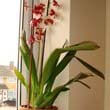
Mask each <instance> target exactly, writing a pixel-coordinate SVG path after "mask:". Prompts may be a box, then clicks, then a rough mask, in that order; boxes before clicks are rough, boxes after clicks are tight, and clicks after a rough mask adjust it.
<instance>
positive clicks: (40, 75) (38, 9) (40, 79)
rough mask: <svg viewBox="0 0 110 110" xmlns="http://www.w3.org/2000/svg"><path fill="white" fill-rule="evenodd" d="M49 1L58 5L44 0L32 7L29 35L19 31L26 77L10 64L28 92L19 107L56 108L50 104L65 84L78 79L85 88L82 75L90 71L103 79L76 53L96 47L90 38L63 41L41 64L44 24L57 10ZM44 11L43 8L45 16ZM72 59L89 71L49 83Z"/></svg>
mask: <svg viewBox="0 0 110 110" xmlns="http://www.w3.org/2000/svg"><path fill="white" fill-rule="evenodd" d="M51 5H52V7H58V8H59V7H60V5H59V3H58V2H57V1H56V0H52V2H51V1H50V0H48V3H47V6H46V5H45V4H43V3H39V4H37V5H35V6H34V7H33V8H32V13H33V17H32V20H31V22H30V25H31V35H30V37H29V39H27V38H26V33H25V32H23V35H22V37H21V45H20V52H21V55H22V59H23V61H24V63H25V65H26V68H27V70H28V73H27V74H29V80H28V81H27V80H26V79H25V78H24V76H23V74H22V73H21V72H19V70H17V69H16V68H14V72H15V74H16V76H17V78H18V79H19V80H20V82H21V84H22V85H24V87H25V88H26V90H27V94H28V103H27V105H21V107H20V110H58V108H57V107H56V106H53V104H54V102H55V100H56V98H57V97H58V96H59V95H60V93H62V92H66V91H69V90H70V89H69V87H68V85H70V84H72V83H76V82H78V83H80V84H82V85H84V86H86V87H87V88H90V86H89V85H87V84H86V83H84V82H83V79H86V78H88V77H92V76H94V75H97V76H99V77H100V78H102V79H104V74H103V73H102V72H100V71H99V70H97V69H96V68H95V67H93V66H91V65H90V64H88V63H87V62H85V61H84V60H82V59H81V58H79V57H77V56H76V54H77V53H78V52H79V51H92V50H96V49H99V46H98V45H97V44H96V43H94V42H91V41H84V42H80V43H78V44H73V45H69V46H67V45H66V43H64V45H63V46H62V48H56V49H54V50H53V52H52V53H51V54H50V56H49V57H48V59H47V61H46V63H45V65H44V66H43V64H44V53H45V52H44V50H45V39H46V32H47V31H46V29H47V27H48V25H53V24H54V22H55V18H56V17H57V13H56V11H55V9H53V8H51ZM45 7H47V8H45ZM46 10H47V11H46ZM44 12H46V15H45V16H44ZM35 42H36V43H37V44H38V45H39V52H38V58H37V60H38V61H37V62H38V63H37V64H36V63H35V60H36V58H35V56H34V54H33V46H34V43H35ZM63 53H65V56H64V57H63V58H62V59H61V58H60V57H61V56H62V54H63ZM72 59H77V60H78V61H79V62H80V63H81V64H83V65H84V66H85V67H87V69H89V70H90V71H91V72H92V73H93V74H92V73H91V74H88V73H82V72H81V73H79V74H78V75H76V76H75V77H74V78H72V79H70V80H69V81H68V82H66V83H65V84H63V85H60V86H58V87H56V88H54V87H53V84H54V82H55V81H56V78H57V77H58V76H59V74H61V72H62V71H63V70H64V69H65V67H66V66H67V65H68V64H69V62H70V61H71V60H72ZM36 67H37V68H36Z"/></svg>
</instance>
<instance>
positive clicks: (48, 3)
mask: <svg viewBox="0 0 110 110" xmlns="http://www.w3.org/2000/svg"><path fill="white" fill-rule="evenodd" d="M49 9H50V0H48V2H47V11H46V16H48V14H49ZM46 33H47V30H46V29H45V32H44V38H43V40H42V57H41V66H40V67H41V68H40V82H41V80H42V72H43V64H44V52H45V41H46Z"/></svg>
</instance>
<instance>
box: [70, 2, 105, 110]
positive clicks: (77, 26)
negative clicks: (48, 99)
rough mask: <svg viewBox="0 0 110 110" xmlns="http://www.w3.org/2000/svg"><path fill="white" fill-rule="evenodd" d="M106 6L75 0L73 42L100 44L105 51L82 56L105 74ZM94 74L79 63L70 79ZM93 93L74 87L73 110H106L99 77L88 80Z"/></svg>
mask: <svg viewBox="0 0 110 110" xmlns="http://www.w3.org/2000/svg"><path fill="white" fill-rule="evenodd" d="M105 3H106V0H71V29H70V30H71V32H70V40H71V43H72V44H73V43H77V42H80V41H84V40H92V41H95V42H97V43H98V44H99V45H100V46H101V49H99V50H97V51H94V52H80V53H79V54H78V56H80V57H81V58H83V59H85V60H86V61H88V62H89V63H90V64H92V65H94V66H95V67H96V68H98V69H100V70H101V71H102V72H104V71H105ZM80 71H81V72H90V71H88V70H87V69H86V68H85V67H83V66H82V65H81V64H80V63H78V62H77V61H76V60H73V61H72V63H71V65H70V77H72V76H74V75H75V74H77V73H79V72H80ZM86 82H87V84H89V85H90V86H91V88H92V89H91V90H88V89H87V88H85V87H83V86H82V85H80V84H74V85H72V86H71V91H70V109H69V110H104V81H103V80H102V79H100V78H98V77H94V78H90V79H88V80H86Z"/></svg>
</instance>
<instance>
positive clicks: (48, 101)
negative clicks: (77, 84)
mask: <svg viewBox="0 0 110 110" xmlns="http://www.w3.org/2000/svg"><path fill="white" fill-rule="evenodd" d="M68 90H69V88H67V87H64V86H59V87H57V88H55V89H54V90H53V92H52V93H50V95H49V96H48V97H47V98H46V100H45V101H44V102H43V103H42V104H41V105H40V107H45V106H51V105H52V104H53V103H54V102H55V100H56V98H57V97H58V96H59V94H60V93H61V92H66V91H68Z"/></svg>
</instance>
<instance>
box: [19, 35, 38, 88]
mask: <svg viewBox="0 0 110 110" xmlns="http://www.w3.org/2000/svg"><path fill="white" fill-rule="evenodd" d="M21 41H22V45H21V47H20V51H21V55H22V58H23V60H24V63H25V65H26V67H27V69H28V71H29V65H30V61H29V60H30V56H29V55H30V54H29V47H28V45H27V43H26V36H25V34H24V36H23V37H22V39H21ZM32 86H33V88H36V89H38V77H37V71H36V66H35V60H34V57H32Z"/></svg>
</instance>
